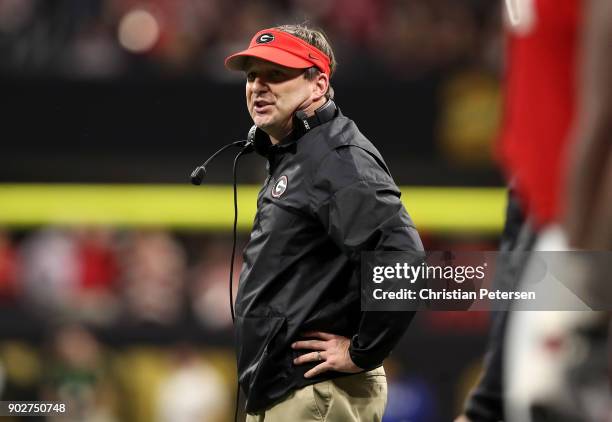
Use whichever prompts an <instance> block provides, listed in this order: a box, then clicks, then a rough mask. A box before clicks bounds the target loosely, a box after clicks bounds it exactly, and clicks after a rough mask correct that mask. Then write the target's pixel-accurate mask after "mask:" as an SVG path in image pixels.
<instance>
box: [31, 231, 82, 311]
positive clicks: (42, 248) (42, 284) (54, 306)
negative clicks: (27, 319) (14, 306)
mask: <svg viewBox="0 0 612 422" xmlns="http://www.w3.org/2000/svg"><path fill="white" fill-rule="evenodd" d="M20 256H21V260H22V262H23V267H22V268H23V269H22V283H23V291H24V296H25V297H24V299H25V301H26V303H28V304H29V305H30V306H31V309H32V310H34V311H35V312H37V313H39V314H42V315H55V316H61V315H62V314H63V313H65V311H66V310H67V309H69V307H70V304H71V301H72V299H73V293H74V291H75V290H76V288H77V286H78V284H79V262H78V256H77V244H76V238H75V234H74V232H73V231H72V230H69V229H60V228H52V227H51V228H45V229H42V230H40V231H37V232H34V233H32V234H31V235H30V236H29V237H28V238H27V239H26V240H25V241H24V242H23V243H22V245H21V247H20Z"/></svg>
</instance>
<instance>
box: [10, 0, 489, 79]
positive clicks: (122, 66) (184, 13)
mask: <svg viewBox="0 0 612 422" xmlns="http://www.w3.org/2000/svg"><path fill="white" fill-rule="evenodd" d="M491 3H493V2H488V1H486V0H460V1H457V0H411V1H401V0H357V1H356V0H351V1H349V0H333V1H320V0H317V1H305V0H286V1H282V0H268V1H263V0H259V1H249V2H245V1H242V0H229V1H221V0H185V1H180V2H177V1H172V0H147V1H137V0H87V1H80V2H71V1H58V2H45V1H40V0H38V1H36V0H20V1H15V0H0V53H2V54H3V56H5V57H8V58H9V59H8V60H7V61H6V62H3V63H2V64H0V66H2V67H4V68H6V69H8V70H10V71H18V72H19V71H23V70H26V71H27V73H29V74H38V75H48V74H49V73H50V72H53V73H59V74H63V75H68V76H71V77H77V78H80V77H86V78H91V77H116V76H120V75H122V74H129V73H130V72H133V71H136V72H141V71H143V70H145V71H148V72H153V73H162V74H178V75H180V74H192V73H194V72H200V71H202V70H204V71H205V72H206V73H207V74H208V75H210V76H212V77H213V78H215V79H220V78H221V79H225V78H226V77H224V76H223V75H222V73H220V72H219V70H220V68H221V67H222V60H221V58H222V57H223V56H224V55H225V54H226V53H227V52H228V51H232V50H235V49H236V44H240V46H239V47H243V46H244V43H245V42H246V41H247V40H248V39H249V36H250V35H251V34H253V33H255V32H256V31H257V30H258V29H260V28H265V27H270V26H275V25H279V24H282V23H299V22H308V23H309V24H310V25H312V26H320V27H322V28H323V29H324V30H325V31H326V32H327V33H328V34H329V36H330V37H331V38H332V41H333V43H334V44H335V45H340V46H342V49H340V50H341V51H340V50H339V51H340V53H341V54H340V59H341V60H340V63H349V62H354V60H355V59H357V60H359V61H363V60H364V59H365V60H368V59H367V57H368V56H373V57H375V58H377V60H378V61H379V62H380V65H381V66H382V67H385V68H387V70H389V71H391V73H393V74H395V75H396V76H398V77H400V78H412V77H416V76H418V75H421V74H423V72H428V71H432V70H437V69H440V68H442V67H444V66H448V65H452V64H454V63H457V62H459V61H466V60H470V59H473V58H474V56H476V57H477V56H478V52H479V50H480V49H484V48H486V45H479V41H478V39H479V38H480V37H479V33H480V32H483V31H487V27H483V26H482V25H480V24H479V21H478V20H479V18H480V15H482V14H483V13H482V10H483V9H484V10H489V9H491ZM134 11H141V12H145V13H146V16H147V18H146V19H133V20H129V21H128V20H126V18H127V17H128V16H129V15H130V13H132V12H134ZM485 14H486V13H485ZM140 16H141V17H142V16H143V15H142V14H141V15H140ZM124 30H125V31H127V32H124ZM122 34H123V35H122ZM125 34H128V36H129V37H130V39H134V37H135V38H137V39H139V40H141V41H142V40H143V38H142V37H144V38H147V42H144V44H142V45H141V46H142V48H136V49H132V48H131V47H130V45H129V43H128V45H126V44H125V42H124V41H125V39H124V37H123V36H124V35H125ZM147 34H149V35H150V37H149V35H147ZM475 53H476V54H475ZM345 76H346V77H348V76H349V74H348V72H347V74H346V75H345ZM341 77H342V76H341Z"/></svg>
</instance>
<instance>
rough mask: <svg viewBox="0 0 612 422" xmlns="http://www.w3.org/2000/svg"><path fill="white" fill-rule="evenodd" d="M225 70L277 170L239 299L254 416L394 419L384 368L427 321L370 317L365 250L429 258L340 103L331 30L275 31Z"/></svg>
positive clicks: (241, 360) (261, 207)
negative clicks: (363, 280)
mask: <svg viewBox="0 0 612 422" xmlns="http://www.w3.org/2000/svg"><path fill="white" fill-rule="evenodd" d="M225 63H226V66H227V67H228V68H229V69H232V70H240V71H243V72H245V74H246V103H247V108H248V111H249V113H250V115H251V117H252V118H253V121H254V123H255V125H256V126H257V130H256V133H255V149H256V151H257V152H259V153H260V154H261V155H263V156H264V157H266V158H267V159H268V173H269V175H268V178H267V180H266V182H265V183H264V186H263V188H262V189H261V191H260V193H259V196H258V199H257V214H256V217H255V222H254V226H253V230H252V232H251V236H250V240H249V242H248V244H247V246H246V248H245V251H244V265H243V268H242V272H241V275H240V285H239V289H238V295H237V298H236V327H235V328H236V340H237V347H238V352H237V355H238V377H239V382H240V386H241V387H242V389H243V390H244V392H245V393H246V411H247V413H248V417H247V420H248V421H266V422H275V421H287V420H291V421H298V422H299V421H307V420H308V421H309V420H326V421H343V422H350V421H357V420H367V421H380V420H381V418H382V415H383V413H384V408H385V404H386V391H387V390H386V388H387V387H386V379H385V375H384V370H383V368H382V366H381V365H382V363H383V360H384V359H385V358H386V357H387V356H388V355H389V353H390V352H391V350H392V349H393V347H394V346H395V345H396V343H397V342H398V341H399V339H400V337H401V336H402V334H403V333H404V331H405V330H406V328H407V326H408V324H409V323H410V321H411V319H412V317H413V315H414V314H413V313H402V312H397V313H393V312H362V311H361V309H360V259H361V252H362V251H372V250H389V251H398V250H404V251H422V248H423V247H422V244H421V241H420V238H419V235H418V233H417V231H416V229H415V227H414V224H413V223H412V221H411V219H410V217H409V216H408V213H407V212H406V210H405V209H404V207H403V206H402V203H401V201H400V192H399V190H398V188H397V186H396V185H395V183H394V181H393V179H392V178H391V175H390V173H389V171H388V169H387V166H386V164H385V162H384V160H383V159H382V157H381V155H380V153H379V152H378V151H377V150H376V148H375V147H374V146H373V145H372V144H371V143H370V142H369V141H368V140H367V139H366V138H365V137H364V136H363V135H362V134H361V133H360V132H359V130H358V129H357V127H356V126H355V123H353V122H352V121H351V120H350V119H348V118H346V117H345V116H343V115H342V114H341V113H340V111H339V110H338V109H337V108H336V105H335V104H334V102H333V89H332V88H331V86H330V77H331V75H332V73H333V71H334V68H335V66H336V62H335V59H334V54H333V51H332V49H331V47H330V45H329V42H328V41H327V39H326V37H325V36H324V35H323V34H322V33H321V32H319V31H315V30H312V29H309V28H307V27H304V26H292V25H288V26H281V27H276V28H271V29H265V30H263V31H260V32H258V33H257V34H256V35H255V36H254V37H253V39H252V40H251V43H250V45H249V47H248V49H246V50H244V51H241V52H239V53H236V54H234V55H232V56H230V57H228V58H227V59H226V62H225ZM289 415H290V416H289Z"/></svg>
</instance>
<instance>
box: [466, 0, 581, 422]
mask: <svg viewBox="0 0 612 422" xmlns="http://www.w3.org/2000/svg"><path fill="white" fill-rule="evenodd" d="M504 5H505V6H506V7H505V12H506V16H505V17H506V24H507V25H506V27H507V31H506V32H507V52H506V55H507V63H506V77H505V104H504V108H505V109H504V118H503V123H502V128H501V136H500V140H499V143H498V157H499V159H500V161H501V164H502V167H503V170H504V172H505V174H506V178H507V180H508V181H509V185H510V196H509V204H508V210H507V216H506V226H505V228H504V233H503V235H502V243H501V245H500V252H505V251H518V252H520V251H529V250H532V249H533V248H534V247H536V248H537V246H536V241H537V238H539V240H540V241H541V240H542V239H543V238H547V237H548V236H556V235H557V234H558V232H559V229H558V222H559V221H560V220H561V207H560V206H559V204H560V203H561V201H562V199H561V193H562V182H563V180H564V176H563V173H564V165H563V163H564V155H565V150H566V148H567V147H568V144H569V140H570V136H569V135H570V127H571V125H572V123H573V120H574V115H575V109H576V86H575V78H576V62H577V55H578V49H579V48H578V47H579V35H580V30H581V22H582V5H583V1H582V0H507V1H505V2H504ZM523 255H524V256H527V255H526V254H523ZM526 264H527V261H526V259H522V260H518V261H517V262H515V263H510V264H508V263H506V264H504V265H503V266H502V270H501V271H499V272H498V273H497V274H496V283H498V285H505V286H504V287H505V288H506V289H508V288H509V289H512V290H514V289H516V288H517V285H518V281H519V280H520V278H521V275H522V273H523V271H524V269H525V266H526ZM508 315H509V314H508V312H499V313H496V314H495V315H493V323H492V329H491V335H490V340H489V347H488V350H487V355H486V356H485V361H484V370H483V374H482V377H481V379H480V381H479V383H478V385H477V386H476V388H475V389H474V390H473V391H472V393H471V395H470V397H469V398H468V400H467V403H466V408H465V414H464V416H462V417H461V418H460V420H464V421H466V420H467V421H491V422H497V421H500V420H504V419H505V417H504V413H505V411H504V399H505V392H504V389H503V385H504V379H503V372H502V366H503V362H504V356H503V348H504V341H505V339H504V338H505V335H506V334H505V333H506V327H507V321H508Z"/></svg>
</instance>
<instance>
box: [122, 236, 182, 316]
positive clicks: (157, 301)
mask: <svg viewBox="0 0 612 422" xmlns="http://www.w3.org/2000/svg"><path fill="white" fill-rule="evenodd" d="M121 258H122V262H121V270H122V279H121V282H122V294H123V299H124V305H125V311H126V314H127V315H128V316H129V317H130V319H131V320H132V322H135V323H139V322H148V323H155V324H162V325H172V324H175V323H177V322H178V321H179V318H180V317H181V316H182V311H183V309H182V306H183V301H182V299H183V288H184V277H185V270H186V260H185V253H184V251H183V249H182V247H181V246H180V245H179V244H178V242H177V241H176V240H175V239H174V238H173V237H172V236H171V235H170V234H169V233H167V232H164V231H142V232H134V233H130V234H129V235H128V239H127V240H126V242H125V244H124V245H123V247H122V250H121Z"/></svg>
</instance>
